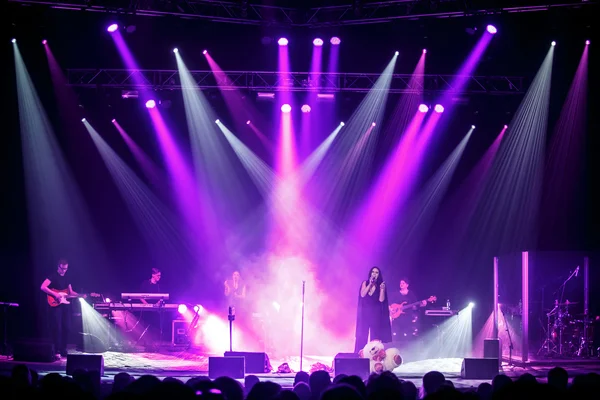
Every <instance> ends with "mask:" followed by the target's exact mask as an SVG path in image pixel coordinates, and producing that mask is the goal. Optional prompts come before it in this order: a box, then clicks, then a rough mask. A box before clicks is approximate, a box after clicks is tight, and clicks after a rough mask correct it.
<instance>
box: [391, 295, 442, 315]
mask: <svg viewBox="0 0 600 400" xmlns="http://www.w3.org/2000/svg"><path fill="white" fill-rule="evenodd" d="M424 301H426V302H428V303H434V302H436V301H437V297H435V296H430V297H428V298H426V299H423V300H419V301H415V302H414V303H411V304H406V303H407V302H406V301H405V302H403V303H401V304H397V303H394V304H392V305H391V306H390V317H391V318H392V319H396V318H398V317H399V316H401V315H402V314H405V312H404V310H405V309H411V308H413V307H416V306H418V305H420V304H421V303H422V302H424Z"/></svg>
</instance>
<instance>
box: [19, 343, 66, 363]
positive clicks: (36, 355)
mask: <svg viewBox="0 0 600 400" xmlns="http://www.w3.org/2000/svg"><path fill="white" fill-rule="evenodd" d="M13 360H15V361H25V362H27V361H29V362H46V363H49V362H54V361H56V351H55V349H54V344H53V343H48V342H36V341H34V340H31V341H19V342H15V343H14V345H13Z"/></svg>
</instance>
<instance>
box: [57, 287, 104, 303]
mask: <svg viewBox="0 0 600 400" xmlns="http://www.w3.org/2000/svg"><path fill="white" fill-rule="evenodd" d="M50 290H51V291H52V292H53V293H56V294H58V293H63V295H60V296H59V297H58V299H57V298H56V297H54V296H50V295H48V305H49V306H50V307H58V306H60V305H61V304H71V302H70V301H69V300H68V299H74V298H78V297H81V298H84V299H85V298H86V297H87V296H88V295H87V294H79V295H77V296H71V295H70V294H69V289H64V290H54V289H50ZM90 297H102V295H100V294H98V293H90Z"/></svg>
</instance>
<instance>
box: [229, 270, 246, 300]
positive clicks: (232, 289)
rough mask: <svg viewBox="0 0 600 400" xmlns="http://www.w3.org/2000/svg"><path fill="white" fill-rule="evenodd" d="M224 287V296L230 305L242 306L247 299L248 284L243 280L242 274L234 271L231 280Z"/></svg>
mask: <svg viewBox="0 0 600 400" xmlns="http://www.w3.org/2000/svg"><path fill="white" fill-rule="evenodd" d="M224 286H225V290H224V294H225V297H226V298H227V301H228V303H229V304H228V305H229V306H232V307H239V306H241V305H242V304H243V303H244V300H245V299H246V284H245V283H244V281H243V280H242V276H241V275H240V272H239V271H233V274H231V279H227V280H226V281H225V283H224Z"/></svg>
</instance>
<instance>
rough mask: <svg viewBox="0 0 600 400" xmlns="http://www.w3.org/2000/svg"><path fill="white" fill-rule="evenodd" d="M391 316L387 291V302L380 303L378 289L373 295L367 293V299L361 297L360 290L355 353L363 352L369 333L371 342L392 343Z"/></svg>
mask: <svg viewBox="0 0 600 400" xmlns="http://www.w3.org/2000/svg"><path fill="white" fill-rule="evenodd" d="M365 283H367V282H365ZM361 287H362V285H361ZM389 315H390V314H389V306H388V296H387V289H386V290H385V300H384V301H383V302H381V301H379V289H376V290H375V291H374V292H373V294H369V293H367V295H366V296H365V297H361V296H360V289H359V291H358V312H357V316H356V342H355V344H354V352H355V353H358V352H359V351H360V350H362V349H363V347H365V345H366V344H367V343H368V341H369V332H370V333H371V337H370V339H371V340H381V341H382V342H383V343H389V342H391V341H392V328H391V325H390V316H389Z"/></svg>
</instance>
